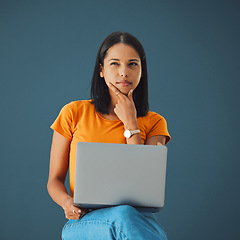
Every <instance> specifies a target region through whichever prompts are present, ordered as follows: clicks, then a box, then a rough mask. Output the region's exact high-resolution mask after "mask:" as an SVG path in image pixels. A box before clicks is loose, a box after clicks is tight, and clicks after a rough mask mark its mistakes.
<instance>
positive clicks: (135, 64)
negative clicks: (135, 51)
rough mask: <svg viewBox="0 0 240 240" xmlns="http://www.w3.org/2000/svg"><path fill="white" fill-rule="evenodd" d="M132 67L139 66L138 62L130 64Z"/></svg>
mask: <svg viewBox="0 0 240 240" xmlns="http://www.w3.org/2000/svg"><path fill="white" fill-rule="evenodd" d="M129 65H130V66H138V64H137V63H136V62H131V63H129Z"/></svg>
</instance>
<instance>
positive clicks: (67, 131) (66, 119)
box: [50, 103, 73, 141]
mask: <svg viewBox="0 0 240 240" xmlns="http://www.w3.org/2000/svg"><path fill="white" fill-rule="evenodd" d="M70 106H71V103H69V104H67V105H65V106H64V107H63V108H62V109H61V111H60V113H59V115H58V117H57V118H56V120H55V121H54V123H53V124H52V125H51V126H50V128H51V129H53V130H54V131H56V132H58V133H60V134H61V135H62V136H64V137H65V138H67V139H68V140H70V141H71V140H72V136H73V131H72V125H73V114H72V111H71V107H70Z"/></svg>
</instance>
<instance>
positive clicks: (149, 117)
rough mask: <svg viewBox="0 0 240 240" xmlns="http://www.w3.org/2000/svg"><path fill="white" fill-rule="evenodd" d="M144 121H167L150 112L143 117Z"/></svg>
mask: <svg viewBox="0 0 240 240" xmlns="http://www.w3.org/2000/svg"><path fill="white" fill-rule="evenodd" d="M142 120H144V121H151V122H158V121H161V120H162V121H166V120H165V118H164V117H163V116H162V115H160V114H158V113H156V112H152V111H149V112H148V113H147V115H146V116H144V117H142Z"/></svg>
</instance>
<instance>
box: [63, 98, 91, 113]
mask: <svg viewBox="0 0 240 240" xmlns="http://www.w3.org/2000/svg"><path fill="white" fill-rule="evenodd" d="M92 106H93V105H92V103H91V100H78V101H72V102H70V103H67V104H66V105H65V106H63V108H62V111H67V112H76V111H79V110H81V109H84V108H89V107H92Z"/></svg>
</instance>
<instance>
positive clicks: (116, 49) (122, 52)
mask: <svg viewBox="0 0 240 240" xmlns="http://www.w3.org/2000/svg"><path fill="white" fill-rule="evenodd" d="M110 58H117V59H120V60H121V59H122V60H124V59H131V58H136V59H140V57H139V55H138V52H137V51H136V50H135V49H134V48H133V47H132V46H129V45H127V44H124V43H117V44H115V45H113V46H112V47H110V48H109V49H108V51H107V55H106V57H105V59H110Z"/></svg>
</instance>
